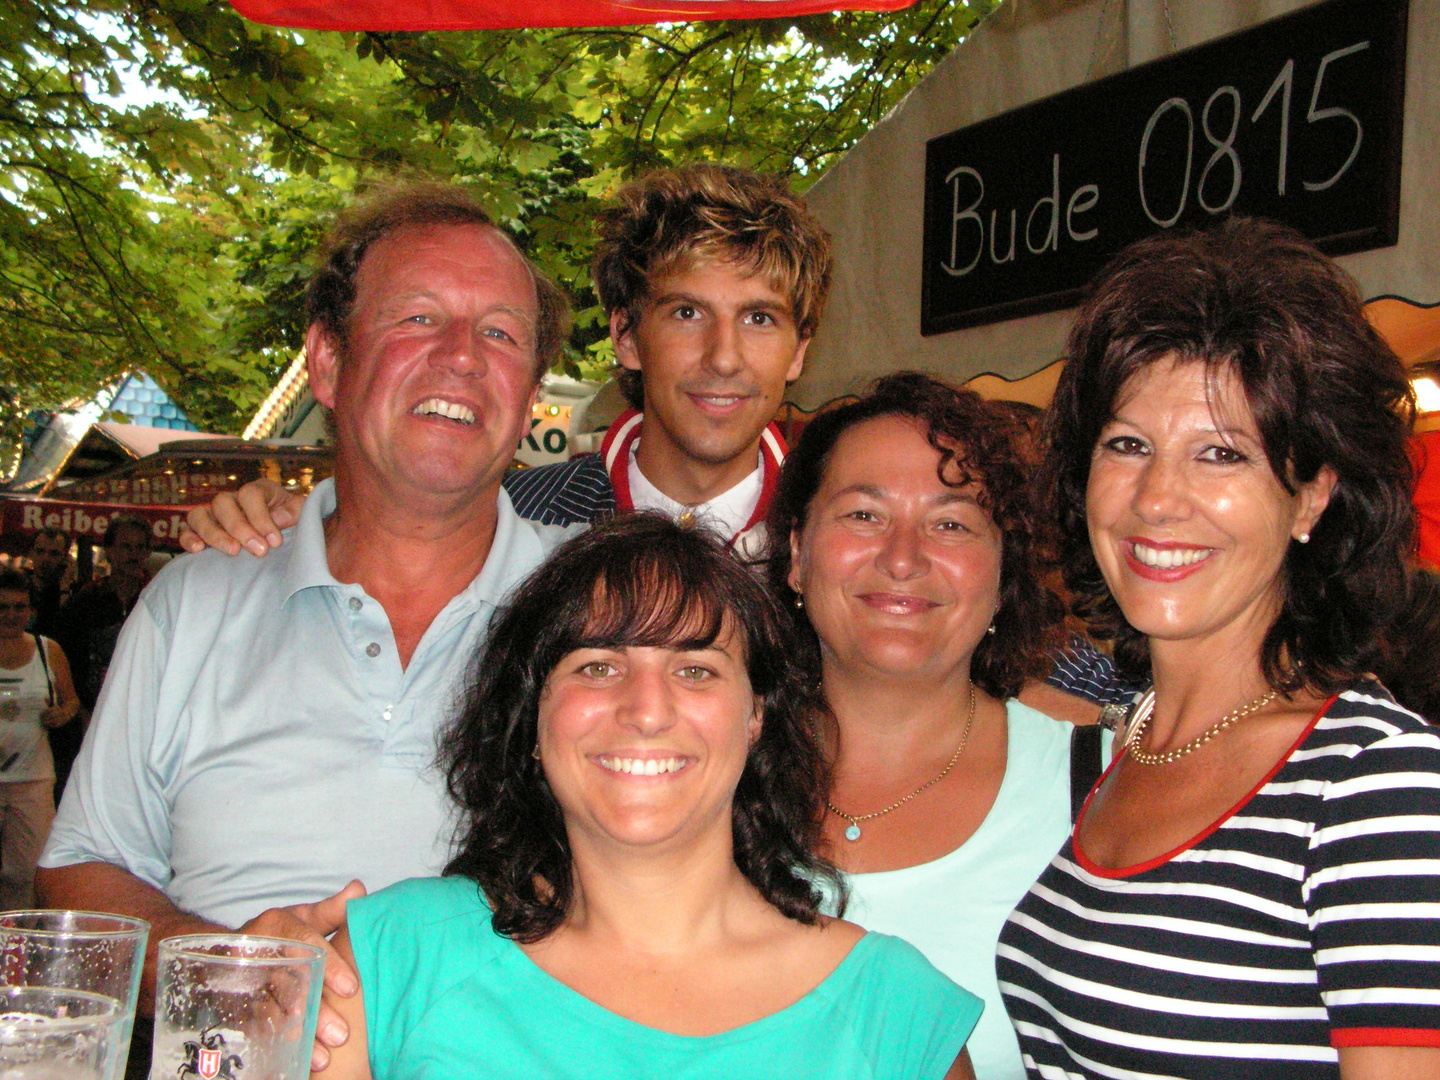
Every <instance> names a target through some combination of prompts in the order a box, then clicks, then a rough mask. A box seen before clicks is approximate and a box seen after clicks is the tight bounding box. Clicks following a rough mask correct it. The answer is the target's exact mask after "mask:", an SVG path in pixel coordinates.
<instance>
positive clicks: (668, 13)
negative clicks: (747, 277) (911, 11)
mask: <svg viewBox="0 0 1440 1080" xmlns="http://www.w3.org/2000/svg"><path fill="white" fill-rule="evenodd" d="M914 2H915V0H231V3H232V5H233V6H234V8H235V10H236V11H238V12H239V13H240V14H241V15H243V16H245V18H247V19H250V20H251V21H252V22H260V23H268V24H269V25H271V26H289V27H295V28H297V29H303V30H373V31H382V30H383V31H398V30H518V29H523V28H526V27H547V26H549V27H558V26H635V25H638V24H642V23H661V22H710V21H714V20H717V19H776V18H783V17H787V16H793V15H815V14H818V13H820V12H825V11H854V10H859V11H900V10H901V9H903V8H907V7H909V6H910V5H911V4H913V3H914Z"/></svg>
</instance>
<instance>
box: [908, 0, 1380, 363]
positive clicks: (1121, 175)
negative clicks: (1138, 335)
mask: <svg viewBox="0 0 1440 1080" xmlns="http://www.w3.org/2000/svg"><path fill="white" fill-rule="evenodd" d="M1407 14H1408V11H1407V4H1406V3H1405V0H1326V2H1325V3H1320V4H1316V5H1315V6H1313V7H1309V8H1304V9H1302V10H1300V11H1298V12H1295V13H1293V14H1290V15H1287V16H1284V17H1282V18H1279V19H1275V20H1272V21H1271V22H1267V23H1263V24H1261V25H1260V26H1257V27H1253V28H1251V29H1249V30H1245V31H1242V32H1240V33H1238V34H1232V35H1230V36H1229V37H1225V38H1221V39H1218V40H1216V41H1213V42H1209V43H1208V44H1205V45H1200V46H1197V47H1196V48H1193V49H1187V50H1185V51H1184V52H1180V53H1176V54H1175V55H1173V56H1169V57H1166V58H1164V59H1162V60H1156V61H1154V62H1153V63H1149V64H1145V65H1143V66H1141V67H1137V68H1132V69H1130V70H1129V71H1125V72H1122V73H1120V74H1118V75H1112V76H1110V77H1109V78H1106V79H1102V80H1100V81H1099V82H1094V83H1090V84H1088V85H1085V86H1081V87H1077V88H1076V89H1074V90H1068V91H1066V92H1065V93H1063V94H1058V95H1056V96H1055V97H1052V98H1046V99H1045V100H1043V101H1037V102H1035V103H1033V104H1031V105H1026V106H1025V107H1023V108H1020V109H1016V110H1015V111H1013V112H1008V113H1005V114H1003V115H1001V116H996V117H992V118H991V119H989V120H984V121H981V122H980V123H978V124H972V125H971V126H970V127H966V128H961V129H960V130H959V131H953V132H951V133H950V134H948V135H942V136H940V137H938V138H935V139H931V140H930V142H929V143H928V144H927V145H926V148H925V251H924V258H925V262H924V272H923V275H922V289H923V294H922V298H921V305H920V332H921V333H922V334H927V335H928V334H938V333H943V332H945V331H948V330H958V329H960V328H961V327H965V326H974V325H977V324H980V323H987V322H997V321H999V320H1001V319H1010V318H1015V317H1016V316H1019V315H1029V314H1034V313H1035V312H1040V311H1053V310H1055V309H1057V308H1062V307H1066V306H1069V305H1071V304H1073V303H1075V302H1076V301H1077V299H1078V297H1079V293H1080V290H1081V289H1082V288H1083V287H1084V285H1085V283H1086V282H1088V281H1089V280H1090V278H1091V277H1092V276H1093V275H1094V274H1095V272H1096V271H1097V270H1099V269H1100V268H1101V267H1102V266H1103V265H1104V264H1105V263H1106V261H1108V260H1109V258H1110V257H1111V256H1112V255H1114V254H1115V253H1116V252H1118V251H1119V250H1120V249H1121V248H1123V247H1125V246H1126V245H1127V244H1129V243H1131V242H1132V241H1135V240H1138V239H1139V238H1141V237H1142V236H1147V235H1149V234H1151V233H1154V232H1157V231H1160V230H1164V229H1181V228H1188V227H1203V226H1205V225H1207V224H1209V223H1211V222H1214V221H1216V220H1217V219H1220V218H1222V217H1225V216H1227V215H1230V214H1247V215H1252V216H1256V217H1267V218H1274V219H1276V220H1279V221H1284V222H1288V223H1289V224H1291V225H1293V226H1295V227H1296V228H1298V229H1299V230H1300V231H1301V232H1303V233H1305V235H1306V236H1308V237H1310V238H1311V239H1313V240H1314V241H1316V243H1317V244H1318V245H1319V246H1320V247H1321V248H1322V249H1323V250H1325V251H1327V252H1329V253H1330V254H1332V255H1338V254H1343V253H1345V252H1350V251H1362V250H1365V249H1367V248H1374V247H1382V246H1384V245H1387V244H1394V243H1395V242H1396V240H1397V239H1398V236H1399V217H1400V209H1399V204H1400V144H1401V128H1402V120H1403V111H1404V101H1405V27H1406V19H1407Z"/></svg>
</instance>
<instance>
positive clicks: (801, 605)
mask: <svg viewBox="0 0 1440 1080" xmlns="http://www.w3.org/2000/svg"><path fill="white" fill-rule="evenodd" d="M795 610H796V611H804V610H805V597H803V596H801V595H800V594H799V593H796V594H795Z"/></svg>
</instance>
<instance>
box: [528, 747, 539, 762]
mask: <svg viewBox="0 0 1440 1080" xmlns="http://www.w3.org/2000/svg"><path fill="white" fill-rule="evenodd" d="M530 756H531V757H533V758H534V759H535V760H536V761H539V760H540V744H539V743H536V744H535V745H534V746H533V747H531V749H530Z"/></svg>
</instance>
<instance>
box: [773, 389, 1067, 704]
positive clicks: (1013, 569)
mask: <svg viewBox="0 0 1440 1080" xmlns="http://www.w3.org/2000/svg"><path fill="white" fill-rule="evenodd" d="M885 416H902V417H907V418H909V419H911V420H914V421H915V422H916V423H918V424H919V425H920V426H921V428H922V429H923V430H924V432H925V438H926V440H927V441H928V442H929V443H930V445H931V446H933V447H934V448H935V452H936V453H937V454H938V455H939V461H938V462H937V463H936V466H935V471H936V474H937V475H938V476H939V477H940V480H941V482H942V483H944V484H947V485H949V486H950V487H963V486H964V485H965V484H970V483H974V484H977V485H978V486H979V488H980V494H979V498H978V501H979V503H980V505H981V506H982V507H983V508H984V509H985V511H986V512H987V513H988V514H989V515H990V518H991V520H993V521H994V522H995V525H996V527H997V528H998V529H999V530H1000V533H1001V536H1002V547H1001V556H1000V608H999V610H998V611H997V612H996V613H995V622H994V625H995V632H994V633H993V634H986V635H985V636H984V637H983V638H982V639H981V640H980V644H979V645H978V646H977V647H976V649H975V655H974V657H973V658H972V659H971V661H970V676H971V678H972V679H974V680H975V685H976V686H978V687H980V688H981V689H982V690H984V691H985V692H986V693H987V694H991V695H993V696H995V697H998V698H1008V697H1013V696H1014V695H1015V694H1017V693H1019V691H1020V686H1021V684H1022V683H1023V682H1024V681H1025V680H1026V679H1027V678H1030V677H1032V676H1036V675H1040V674H1043V673H1044V671H1045V670H1046V661H1045V649H1046V648H1047V647H1048V646H1049V645H1051V644H1053V643H1054V638H1055V633H1056V627H1057V624H1058V622H1059V616H1060V614H1061V610H1060V603H1059V601H1058V599H1057V598H1056V597H1055V595H1054V594H1053V593H1051V592H1050V591H1049V590H1048V589H1046V588H1045V586H1044V585H1043V584H1041V568H1040V557H1039V552H1040V550H1041V548H1042V546H1043V542H1044V538H1043V535H1042V534H1043V529H1042V528H1041V526H1040V523H1039V518H1038V515H1037V513H1036V510H1035V505H1034V501H1033V499H1032V484H1031V479H1032V478H1031V476H1030V473H1029V470H1028V469H1027V468H1026V467H1025V465H1024V463H1023V461H1022V460H1021V457H1020V454H1019V452H1018V450H1017V445H1018V441H1017V440H1018V437H1019V435H1020V424H1019V421H1018V420H1017V419H1016V417H1015V416H1014V415H1012V414H1011V413H1010V412H1008V411H1007V410H1005V409H1004V408H1003V407H1001V406H999V405H996V404H993V403H991V402H987V401H985V400H984V399H982V398H981V397H980V396H979V395H978V394H975V393H973V392H972V391H969V390H961V389H957V388H956V387H953V386H950V385H948V384H947V383H943V382H941V381H940V380H938V379H933V378H931V377H929V376H928V375H922V374H919V373H918V372H913V371H910V372H901V373H899V374H896V375H887V376H885V377H884V378H882V379H878V380H876V382H875V383H873V384H872V385H871V387H870V389H869V390H868V391H867V392H866V393H865V395H864V396H863V397H861V398H859V399H858V400H856V401H853V402H850V403H848V404H845V405H841V406H839V407H837V408H834V409H830V410H828V411H826V412H822V413H821V414H820V415H819V416H817V417H816V418H815V419H814V420H812V421H810V423H809V424H808V425H806V427H805V431H804V433H803V434H802V435H801V437H800V442H799V445H797V446H796V447H795V449H794V450H792V451H791V452H790V454H789V456H787V457H786V458H785V465H784V468H782V469H781V472H780V481H779V484H778V486H777V488H776V491H775V498H774V500H773V501H772V502H771V504H770V514H769V518H768V521H767V528H768V530H769V550H768V551H767V553H766V560H765V561H766V575H767V576H768V578H769V581H770V588H771V591H773V592H774V593H775V595H776V596H789V595H792V592H793V590H792V589H791V587H790V536H791V534H792V533H794V534H797V535H798V534H800V533H802V532H803V531H804V529H805V523H806V521H807V520H808V519H809V515H810V503H811V501H812V500H813V499H814V498H815V493H816V492H817V491H819V490H820V485H821V484H822V483H823V482H824V480H825V470H826V468H827V467H828V466H829V463H830V454H831V452H832V451H833V450H834V449H835V444H836V443H837V442H838V441H839V439H840V436H842V435H843V434H845V432H847V431H849V430H850V429H851V428H853V427H855V426H856V425H857V424H863V423H865V422H866V421H867V420H876V419H879V418H880V417H885ZM788 610H789V611H790V613H791V617H792V619H793V621H794V624H795V627H796V630H797V631H798V632H797V634H796V644H797V645H798V646H799V648H800V652H799V654H798V658H799V659H800V660H801V662H803V663H804V664H805V665H806V666H807V667H811V668H812V669H813V668H815V667H818V664H819V656H820V643H819V639H818V638H817V637H816V634H815V629H814V627H812V626H811V625H810V620H809V618H808V617H807V616H806V614H805V612H804V611H803V610H799V609H795V608H793V607H791V608H788Z"/></svg>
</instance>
